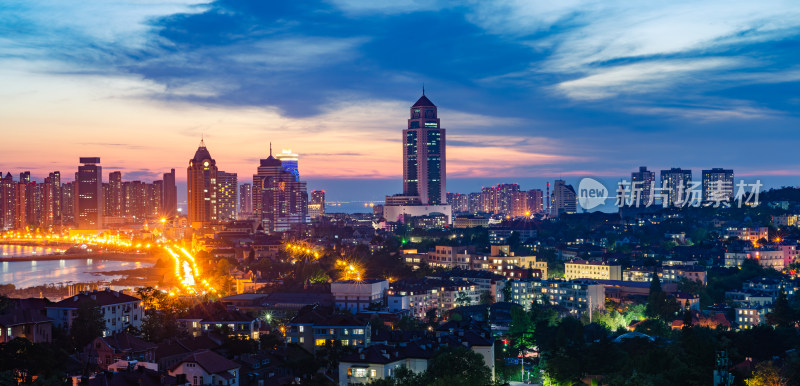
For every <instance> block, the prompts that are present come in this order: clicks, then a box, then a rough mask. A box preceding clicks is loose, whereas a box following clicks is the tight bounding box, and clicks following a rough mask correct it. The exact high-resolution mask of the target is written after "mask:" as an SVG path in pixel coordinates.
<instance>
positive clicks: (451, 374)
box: [422, 346, 492, 386]
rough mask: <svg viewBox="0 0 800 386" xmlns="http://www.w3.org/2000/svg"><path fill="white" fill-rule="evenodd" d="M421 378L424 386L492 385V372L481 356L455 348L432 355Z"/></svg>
mask: <svg viewBox="0 0 800 386" xmlns="http://www.w3.org/2000/svg"><path fill="white" fill-rule="evenodd" d="M422 378H423V380H424V383H423V384H425V385H462V386H486V385H490V384H491V383H492V372H491V370H490V369H489V367H487V366H486V364H485V363H484V362H483V356H482V355H480V354H478V353H476V352H474V351H472V350H470V349H468V348H466V347H463V346H457V347H447V348H443V349H440V350H438V351H437V352H436V353H434V354H433V356H432V357H431V359H430V360H429V361H428V370H427V371H425V373H424V375H423V377H422Z"/></svg>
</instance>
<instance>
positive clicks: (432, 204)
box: [383, 91, 452, 223]
mask: <svg viewBox="0 0 800 386" xmlns="http://www.w3.org/2000/svg"><path fill="white" fill-rule="evenodd" d="M446 148H447V146H446V139H445V129H443V128H441V122H440V120H439V117H438V112H437V107H436V105H434V104H433V102H431V101H430V99H428V97H426V96H425V92H424V91H423V93H422V96H421V97H420V98H419V99H418V100H417V102H416V103H414V105H413V106H411V109H410V116H409V119H408V127H407V128H406V129H404V130H403V193H402V194H401V195H396V196H387V197H386V205H385V206H384V208H383V213H384V217H386V219H387V220H389V221H405V218H406V217H407V216H409V217H418V216H428V215H431V214H434V213H442V214H444V215H445V216H447V221H448V223H449V222H452V213H451V212H452V210H451V207H450V205H448V204H447V177H446V174H447V173H446V170H447V167H446V164H447V156H446Z"/></svg>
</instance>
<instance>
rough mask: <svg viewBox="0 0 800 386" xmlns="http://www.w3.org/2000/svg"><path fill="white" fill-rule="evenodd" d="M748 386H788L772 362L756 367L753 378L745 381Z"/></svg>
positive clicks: (762, 363)
mask: <svg viewBox="0 0 800 386" xmlns="http://www.w3.org/2000/svg"><path fill="white" fill-rule="evenodd" d="M744 382H745V383H746V384H747V386H784V385H788V383H786V379H784V378H783V377H782V376H781V374H780V372H779V369H778V368H777V367H775V365H774V364H773V363H772V361H766V362H761V363H759V364H757V365H756V368H755V370H754V371H753V376H752V377H750V378H748V379H745V380H744Z"/></svg>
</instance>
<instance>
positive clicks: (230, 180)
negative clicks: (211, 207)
mask: <svg viewBox="0 0 800 386" xmlns="http://www.w3.org/2000/svg"><path fill="white" fill-rule="evenodd" d="M238 193H239V178H238V176H237V175H236V173H226V172H224V171H221V170H220V171H219V172H217V219H218V220H219V221H233V220H236V214H237V208H238V206H239V196H238Z"/></svg>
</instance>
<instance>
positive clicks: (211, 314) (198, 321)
mask: <svg viewBox="0 0 800 386" xmlns="http://www.w3.org/2000/svg"><path fill="white" fill-rule="evenodd" d="M178 327H180V328H181V329H182V330H183V331H186V332H187V333H188V334H189V335H191V336H200V335H201V334H204V333H208V332H211V331H218V332H219V333H226V334H228V336H238V337H240V338H247V339H255V340H258V337H259V332H260V330H261V321H260V320H259V319H258V318H256V317H254V316H251V315H250V314H247V313H244V312H241V311H239V310H238V309H235V308H233V309H229V308H227V307H225V306H224V305H223V304H221V303H204V304H199V305H197V306H195V307H193V308H192V309H191V310H189V311H188V312H187V313H186V314H184V315H181V317H180V318H178Z"/></svg>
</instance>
